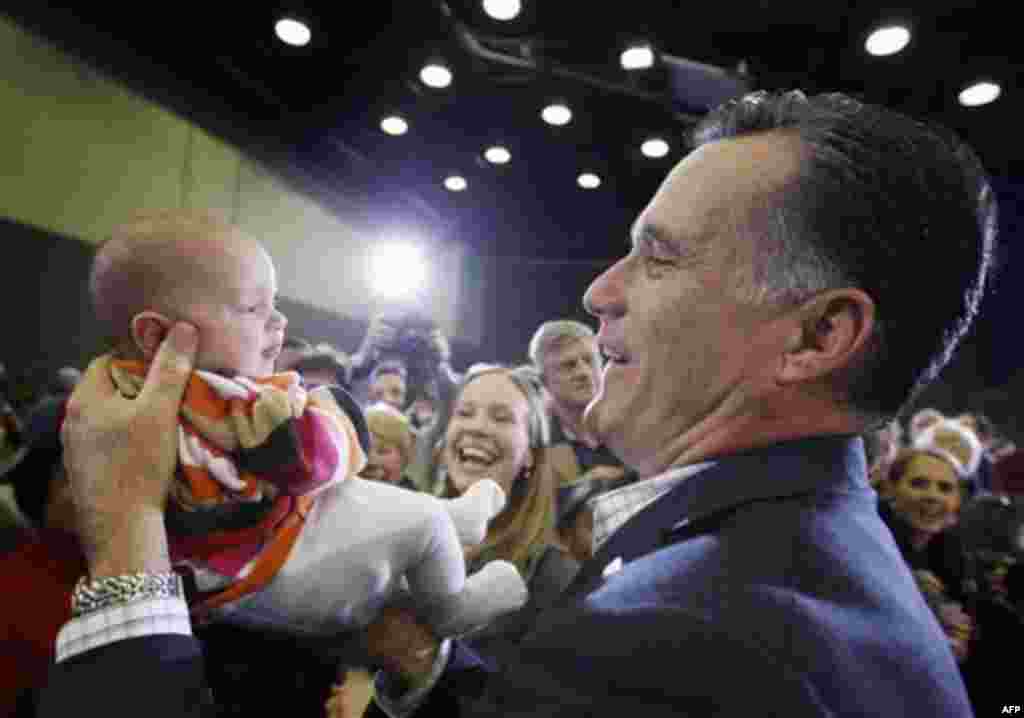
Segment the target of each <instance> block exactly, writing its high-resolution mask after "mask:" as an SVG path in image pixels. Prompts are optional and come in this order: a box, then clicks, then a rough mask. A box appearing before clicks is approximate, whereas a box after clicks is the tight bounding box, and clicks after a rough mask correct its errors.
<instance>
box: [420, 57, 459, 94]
mask: <svg viewBox="0 0 1024 718" xmlns="http://www.w3.org/2000/svg"><path fill="white" fill-rule="evenodd" d="M420 80H422V81H423V84H424V85H426V86H427V87H435V88H438V89H440V88H443V87H448V85H450V84H452V71H451V70H449V69H448V68H447V67H445V66H444V65H441V64H438V63H436V62H432V63H430V64H429V65H425V66H424V67H423V69H422V70H420Z"/></svg>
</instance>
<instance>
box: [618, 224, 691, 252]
mask: <svg viewBox="0 0 1024 718" xmlns="http://www.w3.org/2000/svg"><path fill="white" fill-rule="evenodd" d="M640 243H646V244H649V245H651V246H652V247H654V248H656V249H660V250H661V251H663V252H670V253H672V254H679V253H680V249H679V243H678V242H676V241H674V240H673V239H672V238H671V236H669V233H668V232H667V231H665V229H664V228H663V227H660V226H658V225H656V224H649V223H647V222H637V223H636V224H634V225H633V228H632V230H631V231H630V237H629V245H630V246H631V247H634V246H636V245H638V244H640Z"/></svg>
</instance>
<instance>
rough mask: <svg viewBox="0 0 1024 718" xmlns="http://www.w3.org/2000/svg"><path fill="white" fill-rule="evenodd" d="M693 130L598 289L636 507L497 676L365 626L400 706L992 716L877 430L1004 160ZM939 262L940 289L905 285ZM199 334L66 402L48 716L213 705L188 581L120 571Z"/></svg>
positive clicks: (956, 281)
mask: <svg viewBox="0 0 1024 718" xmlns="http://www.w3.org/2000/svg"><path fill="white" fill-rule="evenodd" d="M696 144H697V149H696V150H695V151H694V152H692V153H691V154H690V155H688V156H687V157H686V158H685V159H683V160H682V161H681V162H680V163H679V164H678V165H677V166H676V167H675V168H674V169H673V170H672V171H671V172H670V174H669V176H668V177H667V178H666V180H665V182H664V183H663V184H662V186H661V187H660V189H659V190H658V192H657V193H656V194H655V196H654V198H653V199H652V200H651V202H650V203H649V204H648V206H647V207H646V208H645V209H644V210H643V212H642V213H641V214H640V216H639V218H638V220H637V222H636V223H635V225H634V227H633V233H632V234H633V248H632V250H631V251H630V252H629V254H628V255H627V256H626V257H625V258H623V259H622V260H620V261H619V262H617V263H616V264H615V265H614V266H612V267H611V268H610V269H608V270H607V271H606V272H605V273H604V274H602V275H601V276H600V277H599V278H598V279H596V280H595V281H594V283H593V284H592V285H591V287H590V288H589V290H588V291H587V294H586V297H585V305H586V307H587V309H588V310H589V311H590V312H591V313H592V314H594V315H595V316H596V317H598V318H599V319H600V322H601V330H600V332H599V334H598V342H599V344H600V345H601V347H602V350H603V352H604V353H605V354H606V355H607V356H608V357H609V361H608V364H607V365H606V367H605V370H604V375H603V382H602V387H601V389H600V391H599V393H598V395H597V396H596V397H595V399H594V401H593V402H592V403H591V404H590V406H589V407H588V409H587V412H586V420H585V426H586V429H587V431H588V432H590V433H592V434H593V435H594V436H595V437H596V438H597V439H598V440H599V441H601V442H602V443H604V444H606V445H607V446H609V447H610V448H611V449H612V451H613V452H615V454H616V455H617V456H618V457H619V458H620V459H622V460H623V461H624V463H625V464H627V465H628V466H630V467H633V468H635V469H636V470H637V472H638V474H639V480H638V481H637V482H635V483H634V484H631V485H629V486H626V487H623V488H621V489H618V490H616V491H614V492H611V493H608V494H605V495H604V496H602V497H600V498H599V499H598V500H597V501H598V504H599V505H598V506H597V507H595V513H596V512H599V510H600V503H601V502H609V503H610V504H612V505H614V507H615V508H614V510H610V511H608V512H607V513H606V516H607V521H606V522H605V523H604V524H602V525H600V526H598V525H595V527H594V528H595V530H594V542H595V546H596V547H597V550H596V553H595V555H594V557H593V558H592V559H591V560H590V561H588V562H587V564H585V565H584V566H583V567H582V569H581V571H580V574H579V576H578V578H577V580H576V581H575V582H574V584H573V585H572V586H570V588H569V589H568V590H567V592H566V594H565V596H564V597H563V599H562V601H561V602H560V604H559V605H557V606H555V607H554V608H552V609H549V610H548V611H546V612H544V613H543V614H541V615H540V616H539V617H538V620H537V623H536V624H535V626H534V628H533V630H532V632H531V633H530V634H529V635H528V636H527V637H526V638H525V639H524V641H523V642H522V644H520V646H519V651H518V655H517V656H516V657H515V659H514V660H511V661H509V663H508V664H507V665H506V667H505V669H504V670H503V672H502V673H501V674H488V673H487V671H486V669H485V667H484V666H483V664H482V663H481V662H480V661H479V660H477V659H476V657H475V656H474V655H473V654H472V653H471V652H470V651H469V650H468V649H467V648H466V647H465V646H463V645H462V644H460V643H459V642H454V643H448V642H441V643H438V642H436V641H430V640H425V638H426V639H429V636H426V637H425V636H424V633H423V631H422V630H420V629H419V628H418V624H416V623H415V622H413V621H412V620H411V619H409V618H408V617H407V616H405V614H402V613H400V612H399V613H397V614H393V615H391V616H388V617H387V618H386V619H384V620H383V621H381V622H379V623H378V624H374V625H371V626H370V628H369V629H368V632H367V642H368V645H369V646H370V647H371V649H372V650H374V651H375V653H376V654H377V655H378V656H379V657H380V659H381V660H382V661H384V662H385V663H386V664H387V665H388V667H389V668H390V669H391V670H390V671H389V672H388V673H387V674H386V675H385V676H384V677H382V679H381V680H380V681H378V684H379V685H378V693H379V696H380V700H381V702H382V704H383V705H384V706H385V707H386V709H387V710H388V711H389V712H390V713H391V714H392V715H408V714H411V713H414V712H418V713H419V714H420V715H428V714H429V715H435V714H439V713H435V712H434V711H435V710H444V709H446V708H450V707H451V706H452V705H453V703H452V697H453V696H458V695H462V696H466V695H470V694H472V695H477V694H479V697H478V700H477V702H476V703H475V706H476V710H474V711H473V712H474V714H479V715H496V714H497V715H504V716H537V715H559V716H583V715H588V716H605V715H607V716H621V715H624V714H629V715H637V716H666V717H667V716H680V715H688V716H709V715H784V716H789V717H793V716H836V715H842V716H863V717H867V716H880V715H926V714H927V715H942V716H969V715H971V709H970V706H969V705H968V703H967V698H966V695H965V692H964V688H963V682H962V680H961V679H960V677H959V674H958V671H957V667H956V663H955V661H954V658H953V654H952V651H951V650H950V648H949V644H948V642H947V641H946V639H945V637H944V635H943V633H942V630H941V628H940V627H939V625H938V623H937V621H936V620H935V618H934V616H933V615H932V613H931V612H930V611H929V609H928V607H927V606H926V605H925V603H924V600H923V599H922V597H921V595H920V592H919V591H918V589H917V586H916V585H915V583H914V580H913V578H912V577H911V574H910V572H909V570H908V569H907V567H906V566H905V565H904V563H903V560H902V558H901V557H900V554H899V551H898V550H897V548H896V546H895V544H894V542H893V539H892V536H891V534H890V533H889V531H888V530H887V529H886V528H885V526H884V524H883V523H882V521H881V519H880V518H879V517H878V515H877V511H876V497H875V494H874V492H873V491H872V490H871V488H870V486H869V485H868V482H867V470H866V466H865V461H864V451H863V444H862V442H861V440H860V439H859V438H858V437H859V435H861V434H863V433H865V432H867V431H868V430H870V429H872V428H874V427H876V426H878V425H881V424H882V423H883V422H885V421H887V420H889V419H891V418H892V417H893V416H895V415H896V414H897V413H898V411H899V410H900V409H901V408H902V407H903V406H904V404H905V403H906V402H907V401H908V400H910V399H911V398H912V397H913V396H914V395H915V394H916V392H918V391H919V390H920V389H921V388H922V387H923V386H925V385H927V384H928V383H929V382H930V381H931V380H932V379H934V377H935V376H936V375H937V373H938V372H939V371H940V369H941V368H942V367H943V366H944V365H945V364H946V362H947V361H948V359H949V357H950V356H951V354H952V353H953V350H954V349H955V347H956V345H957V344H958V342H959V341H960V339H961V338H962V337H963V336H964V334H965V333H966V331H967V330H968V328H969V326H970V323H971V320H972V318H973V317H974V316H975V314H976V313H977V311H978V305H979V302H980V298H981V295H982V293H983V290H984V287H985V281H986V277H987V274H988V268H989V264H990V261H991V256H992V251H993V249H994V243H995V202H994V197H993V196H992V193H991V189H990V187H989V185H988V183H987V181H986V179H985V176H984V173H983V171H982V169H981V167H980V165H979V164H978V163H977V160H976V159H975V158H974V156H973V154H972V153H971V152H970V151H969V150H968V149H967V148H965V147H964V146H963V145H961V144H959V143H958V142H956V140H955V138H952V137H950V136H949V135H948V134H947V133H945V132H943V131H941V130H938V129H935V128H931V127H928V126H925V125H923V124H921V123H918V122H915V121H913V120H911V119H909V118H906V117H903V116H901V115H898V114H896V113H892V112H889V111H887V110H884V109H882V108H879V107H874V106H869V105H865V104H862V103H859V102H857V101H854V100H852V99H850V98H847V97H844V96H841V95H824V96H817V97H812V98H808V97H806V96H804V95H803V94H802V93H799V92H793V93H786V94H782V95H769V94H766V93H758V94H754V95H749V96H746V97H744V98H741V99H739V100H737V101H733V102H730V103H729V104H727V105H726V106H724V107H723V108H721V109H720V110H718V111H717V112H715V113H713V114H712V115H711V116H710V117H709V118H708V119H707V120H706V121H705V123H704V124H703V125H702V127H701V128H700V129H699V132H698V133H697V134H696ZM925 255H926V256H928V257H929V268H930V272H931V286H932V293H931V295H930V297H929V304H928V307H927V309H926V310H925V309H922V306H921V304H920V301H919V292H918V291H917V289H916V287H914V286H913V285H911V284H909V283H907V282H905V281H904V280H905V277H906V276H907V274H908V273H910V272H913V271H914V270H915V269H916V268H917V267H919V265H920V258H921V257H922V256H925ZM196 341H197V339H196V337H195V336H194V333H190V332H189V330H188V329H186V328H184V327H178V328H176V329H175V332H174V333H173V334H172V335H171V336H170V339H169V340H168V342H167V343H166V344H165V345H164V347H163V349H162V350H161V355H160V356H159V357H158V360H157V361H156V362H155V367H156V368H155V369H154V370H153V371H152V372H151V376H150V378H149V379H150V380H149V382H148V383H147V386H146V389H145V390H144V392H143V395H142V397H141V398H140V399H139V400H136V401H135V402H125V401H122V400H120V399H119V397H117V396H116V395H115V393H114V392H113V390H112V387H110V386H109V385H107V384H105V383H104V377H105V373H104V371H103V368H102V367H93V368H91V369H90V371H89V372H88V373H87V375H86V378H85V380H83V383H82V385H80V388H79V390H78V392H77V393H76V395H75V397H74V399H73V400H72V402H71V405H70V406H69V409H68V419H67V422H66V424H65V428H64V440H65V446H66V450H67V451H66V458H65V463H66V465H67V467H68V471H69V473H70V476H71V482H72V486H73V493H74V496H75V499H76V502H77V506H78V508H79V512H80V515H82V516H83V517H85V521H84V530H83V534H84V536H83V539H84V543H85V545H86V547H87V551H86V553H87V557H88V560H89V566H90V577H91V578H92V579H94V580H93V582H92V584H91V592H90V593H89V594H88V595H84V594H81V593H80V592H79V593H76V597H75V602H74V606H75V610H76V612H77V613H78V614H80V615H79V616H78V618H76V619H74V620H72V621H71V622H70V623H69V624H67V625H66V626H65V627H64V628H63V629H62V632H61V636H60V639H59V641H58V663H57V666H56V670H55V672H54V674H53V676H52V677H51V681H50V686H49V690H48V691H47V693H46V694H45V695H44V701H43V706H42V714H43V715H44V716H57V715H61V716H63V715H67V714H68V713H69V712H70V710H72V706H73V707H74V709H75V710H77V711H78V712H85V713H92V712H96V713H100V712H102V714H103V715H107V716H110V715H136V714H137V713H138V711H139V710H140V708H139V706H140V705H145V706H146V708H145V710H146V711H147V713H148V714H150V715H169V716H170V715H174V716H180V715H189V714H192V713H190V711H191V712H197V709H196V708H195V706H196V705H197V704H199V703H200V702H201V700H203V699H205V698H206V693H205V691H204V682H203V680H202V660H201V657H200V654H199V649H198V646H197V644H196V643H195V641H194V639H192V637H191V636H190V635H189V633H190V630H189V626H188V620H187V611H186V608H185V606H184V603H183V602H182V600H181V599H180V598H178V597H177V596H176V595H175V591H174V589H173V587H166V590H165V587H164V584H163V583H162V582H160V581H158V580H156V579H154V584H153V585H154V587H153V588H152V590H151V593H152V594H154V595H152V596H148V597H147V598H146V599H145V600H139V596H138V593H140V592H141V593H145V591H143V590H141V589H140V590H139V591H136V592H134V593H128V594H123V593H119V592H117V590H116V587H117V586H118V585H120V584H121V583H123V582H124V581H125V579H124V578H123V576H124V575H125V574H134V573H137V572H143V573H145V574H146V575H151V574H153V575H157V576H159V575H166V573H167V571H168V570H169V565H168V560H167V553H166V534H165V529H164V526H163V522H162V520H163V514H162V507H163V500H164V495H165V492H166V490H167V488H166V487H167V484H168V482H169V475H170V473H171V470H172V467H173V459H174V433H173V432H172V431H169V430H168V429H170V428H172V427H173V426H174V425H175V414H176V411H177V406H178V401H179V399H180V396H181V392H182V387H183V385H184V381H185V375H186V373H187V372H188V370H189V369H190V368H191V361H190V360H191V357H193V356H194V353H195V344H196ZM114 486H116V487H117V490H116V491H112V490H110V487H114ZM96 579H99V580H98V581H97V580H96ZM108 584H109V585H108ZM97 604H99V605H97ZM144 606H145V608H143V607H144ZM154 619H158V620H154ZM286 669H287V668H286V667H282V670H286ZM128 671H130V673H127V672H128Z"/></svg>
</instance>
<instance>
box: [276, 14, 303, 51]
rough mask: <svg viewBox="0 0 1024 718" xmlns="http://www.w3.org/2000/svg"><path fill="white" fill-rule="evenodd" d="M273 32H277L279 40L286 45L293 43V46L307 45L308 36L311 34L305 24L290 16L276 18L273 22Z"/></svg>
mask: <svg viewBox="0 0 1024 718" xmlns="http://www.w3.org/2000/svg"><path fill="white" fill-rule="evenodd" d="M274 32H276V33H277V37H278V39H280V40H281V42H283V43H285V44H287V45H294V46H295V47H302V46H303V45H308V44H309V40H310V38H311V37H312V36H313V33H311V32H310V31H309V27H308V26H307V25H305V24H304V23H301V22H299V21H298V20H296V19H294V18H290V17H286V18H282V19H280V20H278V21H277V23H275V24H274Z"/></svg>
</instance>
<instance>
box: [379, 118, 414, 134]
mask: <svg viewBox="0 0 1024 718" xmlns="http://www.w3.org/2000/svg"><path fill="white" fill-rule="evenodd" d="M380 128H381V129H382V130H383V131H384V132H385V133H386V134H389V135H392V136H395V137H397V136H398V135H404V134H405V133H406V132H408V131H409V123H408V122H406V121H405V120H403V119H402V118H401V117H399V116H398V115H391V116H390V117H385V118H384V119H383V120H381V121H380Z"/></svg>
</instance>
